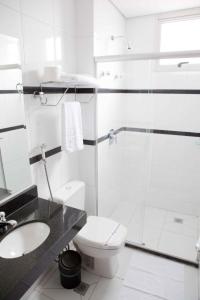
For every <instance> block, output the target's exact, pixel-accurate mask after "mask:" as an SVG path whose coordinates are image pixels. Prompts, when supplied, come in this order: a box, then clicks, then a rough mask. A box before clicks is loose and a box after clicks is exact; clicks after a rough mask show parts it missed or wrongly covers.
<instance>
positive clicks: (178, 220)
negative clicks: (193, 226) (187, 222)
mask: <svg viewBox="0 0 200 300" xmlns="http://www.w3.org/2000/svg"><path fill="white" fill-rule="evenodd" d="M174 222H175V223H179V224H183V219H181V218H174Z"/></svg>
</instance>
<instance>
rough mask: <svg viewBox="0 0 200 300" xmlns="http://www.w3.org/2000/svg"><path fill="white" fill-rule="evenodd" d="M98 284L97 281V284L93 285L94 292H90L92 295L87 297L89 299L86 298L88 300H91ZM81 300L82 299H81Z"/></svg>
mask: <svg viewBox="0 0 200 300" xmlns="http://www.w3.org/2000/svg"><path fill="white" fill-rule="evenodd" d="M98 284H99V281H98V282H97V283H95V284H94V286H95V287H94V290H93V291H92V294H91V295H90V296H89V298H88V300H92V297H93V295H94V292H95V290H96V288H97V285H98ZM81 299H82V298H81ZM94 300H95V299H94Z"/></svg>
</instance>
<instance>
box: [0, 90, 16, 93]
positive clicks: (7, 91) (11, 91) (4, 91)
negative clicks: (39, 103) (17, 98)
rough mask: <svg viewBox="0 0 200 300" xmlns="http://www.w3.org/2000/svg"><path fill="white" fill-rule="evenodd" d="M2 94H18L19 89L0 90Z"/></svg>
mask: <svg viewBox="0 0 200 300" xmlns="http://www.w3.org/2000/svg"><path fill="white" fill-rule="evenodd" d="M0 94H18V91H17V90H0Z"/></svg>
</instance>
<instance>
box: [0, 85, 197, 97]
mask: <svg viewBox="0 0 200 300" xmlns="http://www.w3.org/2000/svg"><path fill="white" fill-rule="evenodd" d="M42 90H43V92H46V93H49V94H60V93H64V92H65V90H66V88H65V87H43V88H42ZM40 91H41V88H40V86H24V94H33V93H34V92H40ZM75 91H76V93H77V94H94V93H95V92H97V93H99V94H107V93H108V94H109V93H115V94H180V95H181V94H182V95H199V94H200V90H198V89H103V88H99V89H95V88H76V89H75V88H69V90H68V92H67V93H68V94H74V93H75ZM3 92H4V93H5V91H3ZM11 92H13V93H14V92H15V93H16V92H17V91H11ZM0 93H1V91H0Z"/></svg>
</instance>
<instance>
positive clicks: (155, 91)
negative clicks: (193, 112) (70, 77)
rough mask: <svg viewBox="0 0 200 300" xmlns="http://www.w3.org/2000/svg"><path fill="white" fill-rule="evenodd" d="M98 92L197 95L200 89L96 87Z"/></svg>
mask: <svg viewBox="0 0 200 300" xmlns="http://www.w3.org/2000/svg"><path fill="white" fill-rule="evenodd" d="M97 93H99V94H107V93H108V94H109V93H116V94H183V95H187V94H189V95H193V94H194V95H199V94H200V90H191V89H97Z"/></svg>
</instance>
